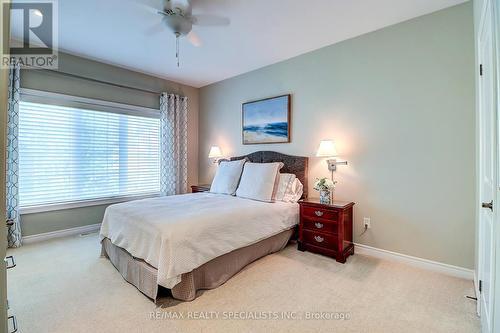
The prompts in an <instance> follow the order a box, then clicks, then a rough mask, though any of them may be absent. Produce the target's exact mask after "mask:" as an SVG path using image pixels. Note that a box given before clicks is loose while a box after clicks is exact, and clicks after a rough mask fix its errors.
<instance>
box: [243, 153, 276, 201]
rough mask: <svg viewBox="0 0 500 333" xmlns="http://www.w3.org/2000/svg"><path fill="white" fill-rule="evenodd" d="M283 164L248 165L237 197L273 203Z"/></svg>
mask: <svg viewBox="0 0 500 333" xmlns="http://www.w3.org/2000/svg"><path fill="white" fill-rule="evenodd" d="M282 167H283V163H281V162H276V163H250V162H249V163H246V164H245V166H244V168H243V174H242V175H241V180H240V185H238V189H237V190H236V196H238V197H241V198H247V199H253V200H259V201H266V202H272V201H273V194H274V189H275V186H277V182H276V180H277V177H278V173H279V170H280V169H281V168H282Z"/></svg>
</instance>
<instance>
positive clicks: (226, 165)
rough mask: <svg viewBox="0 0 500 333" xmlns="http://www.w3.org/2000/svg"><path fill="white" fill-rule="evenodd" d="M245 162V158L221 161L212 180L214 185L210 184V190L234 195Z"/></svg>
mask: <svg viewBox="0 0 500 333" xmlns="http://www.w3.org/2000/svg"><path fill="white" fill-rule="evenodd" d="M245 162H246V160H245V159H243V160H238V161H222V162H220V163H219V167H218V168H217V172H216V173H215V177H214V180H213V181H212V186H210V192H211V193H219V194H230V195H234V193H235V192H236V189H237V188H238V183H239V181H240V177H241V172H242V171H243V165H245Z"/></svg>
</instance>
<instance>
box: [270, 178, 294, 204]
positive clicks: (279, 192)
mask: <svg viewBox="0 0 500 333" xmlns="http://www.w3.org/2000/svg"><path fill="white" fill-rule="evenodd" d="M278 178H279V182H278V188H277V189H276V195H275V200H276V201H283V199H284V197H285V193H287V191H289V188H290V187H291V186H292V183H293V181H294V180H295V178H297V177H296V176H295V175H294V174H293V173H280V174H279V176H278Z"/></svg>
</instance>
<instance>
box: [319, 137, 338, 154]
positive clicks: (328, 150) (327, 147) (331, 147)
mask: <svg viewBox="0 0 500 333" xmlns="http://www.w3.org/2000/svg"><path fill="white" fill-rule="evenodd" d="M337 155H338V154H337V148H335V142H333V141H332V140H323V141H321V143H320V144H319V148H318V152H317V153H316V156H317V157H335V156H337Z"/></svg>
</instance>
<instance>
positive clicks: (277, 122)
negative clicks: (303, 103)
mask: <svg viewBox="0 0 500 333" xmlns="http://www.w3.org/2000/svg"><path fill="white" fill-rule="evenodd" d="M241 114H242V116H241V119H242V126H241V127H242V129H241V137H242V143H243V144H244V145H256V144H278V143H290V137H291V135H290V134H291V133H290V130H291V126H290V125H291V94H286V95H280V96H274V97H269V98H264V99H259V100H255V101H250V102H246V103H243V104H242V107H241Z"/></svg>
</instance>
